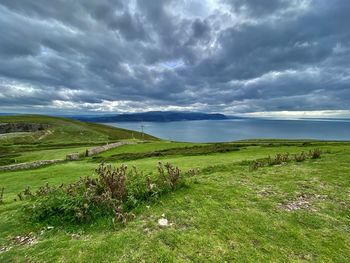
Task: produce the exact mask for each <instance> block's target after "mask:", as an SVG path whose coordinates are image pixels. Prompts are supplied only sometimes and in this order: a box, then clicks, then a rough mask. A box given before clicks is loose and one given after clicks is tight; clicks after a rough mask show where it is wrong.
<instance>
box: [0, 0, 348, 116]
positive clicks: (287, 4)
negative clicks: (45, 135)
mask: <svg viewBox="0 0 350 263" xmlns="http://www.w3.org/2000/svg"><path fill="white" fill-rule="evenodd" d="M197 4H198V2H196V1H193V2H191V3H190V4H189V5H188V6H185V5H186V1H183V2H178V1H174V0H166V1H143V0H138V1H136V0H135V1H122V0H118V1H113V0H103V1H92V0H89V1H86V0H84V1H83V0H81V1H68V0H58V1H52V2H50V3H48V2H47V1H43V0H36V1H31V0H30V1H20V0H11V1H9V0H4V1H1V3H0V23H1V27H0V34H1V39H0V80H3V82H1V83H2V84H1V83H0V110H1V109H2V108H5V107H11V106H15V105H17V106H18V107H20V106H23V107H27V108H30V107H33V108H35V107H38V106H39V107H44V108H45V107H54V106H53V105H54V102H55V101H56V102H57V101H62V103H65V105H68V106H69V105H83V104H84V103H85V104H86V105H88V106H87V107H88V109H89V110H94V109H96V108H98V107H101V104H103V103H107V102H108V101H109V102H113V101H120V102H125V101H127V102H128V106H127V107H125V108H121V109H130V107H133V106H132V105H137V106H135V107H140V105H144V109H145V110H147V107H149V108H155V107H160V108H162V107H163V108H166V105H172V106H178V107H179V108H181V107H183V108H186V109H187V108H189V107H194V108H198V107H199V109H203V110H208V111H224V112H252V111H272V110H323V109H349V106H348V105H350V93H349V90H350V70H349V68H350V32H349V30H348V25H349V24H350V16H349V15H348V11H349V10H350V2H349V1H342V0H335V1H332V2H330V1H326V0H317V1H316V0H313V1H311V0H310V1H301V0H294V1H284V0H272V1H258V0H236V1H234V0H232V1H226V0H218V1H216V2H215V1H210V2H206V3H205V4H203V5H202V7H203V6H205V7H206V8H204V9H203V8H202V9H200V10H201V11H200V12H193V14H192V15H191V13H190V11H191V8H193V6H196V5H197ZM179 5H180V6H181V7H183V8H179ZM227 6H229V7H231V8H227ZM176 7H177V8H178V9H176ZM183 10H187V11H186V13H182V12H185V11H183ZM208 10H210V12H209V11H208ZM237 18H240V19H237ZM241 18H242V19H241ZM8 83H15V84H13V85H12V84H11V85H12V86H11V85H8ZM16 85H17V86H18V87H24V89H26V87H27V89H28V87H31V88H32V89H33V90H32V92H22V93H21V92H19V91H18V90H16V89H15V88H13V87H14V86H16ZM11 87H12V88H11ZM11 89H12V92H11ZM327 98H328V99H327ZM94 105H96V106H95V108H94ZM193 105H197V106H193ZM198 105H200V106H198ZM76 108H78V110H79V107H76ZM113 109H114V110H116V111H118V110H119V109H118V106H116V107H115V108H113ZM57 110H59V109H57Z"/></svg>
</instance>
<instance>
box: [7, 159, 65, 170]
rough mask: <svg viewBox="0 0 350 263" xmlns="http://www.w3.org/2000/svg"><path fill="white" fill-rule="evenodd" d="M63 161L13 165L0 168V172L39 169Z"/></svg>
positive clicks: (42, 161)
mask: <svg viewBox="0 0 350 263" xmlns="http://www.w3.org/2000/svg"><path fill="white" fill-rule="evenodd" d="M64 161H65V160H63V159H56V160H41V161H35V162H30V163H19V164H11V165H6V166H0V171H15V170H25V169H33V168H38V167H41V166H44V165H48V164H54V163H61V162H64Z"/></svg>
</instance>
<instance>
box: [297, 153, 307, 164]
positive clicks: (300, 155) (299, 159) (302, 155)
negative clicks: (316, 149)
mask: <svg viewBox="0 0 350 263" xmlns="http://www.w3.org/2000/svg"><path fill="white" fill-rule="evenodd" d="M306 159H307V154H306V153H305V152H301V153H297V154H294V161H296V162H298V163H299V162H303V161H305V160H306Z"/></svg>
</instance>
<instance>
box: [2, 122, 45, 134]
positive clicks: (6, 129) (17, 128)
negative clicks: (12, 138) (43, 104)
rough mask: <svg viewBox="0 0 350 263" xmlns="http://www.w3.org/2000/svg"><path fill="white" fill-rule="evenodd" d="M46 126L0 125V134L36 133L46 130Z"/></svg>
mask: <svg viewBox="0 0 350 263" xmlns="http://www.w3.org/2000/svg"><path fill="white" fill-rule="evenodd" d="M49 127H50V126H49V125H48V124H42V123H25V122H18V123H0V134H3V133H11V132H36V131H43V130H46V129H48V128H49Z"/></svg>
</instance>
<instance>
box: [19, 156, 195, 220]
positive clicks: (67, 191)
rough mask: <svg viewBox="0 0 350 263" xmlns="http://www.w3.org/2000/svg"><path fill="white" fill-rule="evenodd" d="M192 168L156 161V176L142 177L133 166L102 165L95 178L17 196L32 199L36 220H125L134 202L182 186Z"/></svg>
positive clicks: (135, 204)
mask: <svg viewBox="0 0 350 263" xmlns="http://www.w3.org/2000/svg"><path fill="white" fill-rule="evenodd" d="M193 171H194V170H191V171H190V172H188V173H182V172H181V170H180V169H179V168H178V167H175V166H173V165H171V164H169V163H167V164H165V165H163V164H162V163H160V162H159V163H158V174H157V175H155V176H153V175H152V174H150V175H147V176H144V175H143V172H139V171H138V170H137V169H136V168H135V167H133V168H132V169H130V170H129V169H128V167H127V166H126V165H122V166H120V167H112V166H111V165H105V164H101V165H100V166H99V167H98V168H97V169H96V173H97V178H91V177H84V178H81V179H80V180H79V181H77V182H75V183H72V184H69V185H66V186H64V185H61V186H59V187H55V186H49V185H46V186H43V187H40V188H39V189H38V190H37V191H36V192H35V193H32V192H30V190H29V188H26V189H25V190H24V191H23V192H21V193H20V195H19V196H21V198H20V199H21V200H24V199H25V197H28V198H30V199H32V200H33V201H34V203H30V205H29V206H27V212H28V214H29V215H31V217H32V219H33V220H35V221H49V222H50V223H52V224H55V223H62V222H69V223H86V222H91V221H92V220H93V219H95V218H98V217H103V216H112V217H113V218H115V219H116V220H118V221H119V222H124V223H125V222H126V221H127V219H128V218H130V216H132V213H131V210H132V209H134V208H135V207H136V206H137V205H139V204H140V203H142V202H144V201H146V200H149V199H152V198H157V197H159V196H160V195H161V194H163V193H165V192H169V191H174V190H176V189H177V188H179V187H181V186H183V185H184V184H185V182H186V179H187V178H189V177H190V176H193V175H194V172H193Z"/></svg>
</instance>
